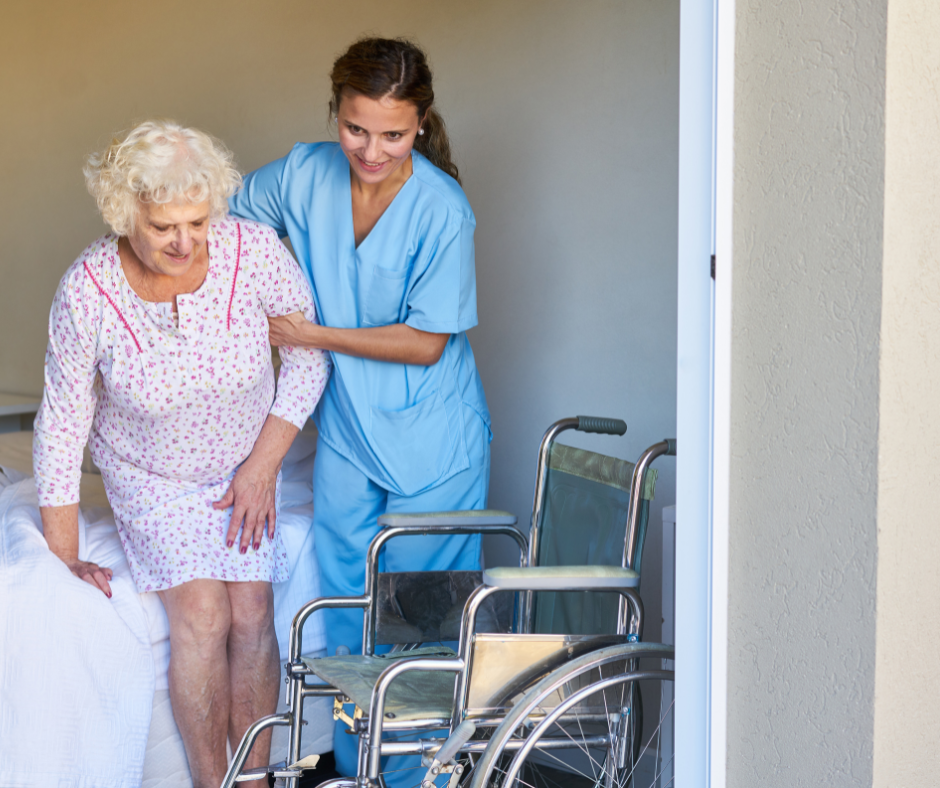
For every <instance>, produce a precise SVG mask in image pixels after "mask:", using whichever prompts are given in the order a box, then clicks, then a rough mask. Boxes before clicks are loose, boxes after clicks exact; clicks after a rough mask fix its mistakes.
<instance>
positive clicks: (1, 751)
mask: <svg viewBox="0 0 940 788" xmlns="http://www.w3.org/2000/svg"><path fill="white" fill-rule="evenodd" d="M37 515H38V504H37V499H36V488H35V485H34V484H33V482H32V479H27V480H24V481H21V482H19V483H17V484H14V485H11V486H9V487H7V488H6V489H5V490H3V492H2V493H0V522H2V523H3V528H2V529H0V599H2V600H3V602H2V604H0V659H2V661H3V664H2V669H0V785H3V786H5V787H7V788H19V787H20V786H40V785H43V786H46V785H54V786H58V788H111V787H112V786H113V787H114V788H125V787H126V788H131V787H132V786H136V785H139V784H140V780H141V775H142V770H143V761H144V753H145V751H146V746H147V732H148V730H149V727H150V711H151V705H152V702H153V688H154V667H153V657H152V656H151V649H150V637H149V633H148V627H147V620H146V617H145V615H144V611H143V608H142V606H141V604H140V601H139V600H138V595H137V589H136V587H135V586H134V583H133V581H132V580H131V578H130V576H129V574H125V575H123V576H122V574H121V573H120V572H119V571H115V575H114V581H113V582H112V584H111V587H112V589H113V598H112V599H110V600H109V599H108V598H107V597H105V596H104V594H102V593H101V592H100V591H98V590H96V589H94V588H92V587H91V586H89V585H88V584H86V583H83V582H82V581H80V580H78V579H77V578H75V577H74V576H73V575H72V574H71V573H70V572H69V570H68V569H67V568H66V567H65V565H64V564H63V563H62V562H61V561H59V559H58V558H56V557H55V556H54V555H53V554H52V553H51V552H50V551H49V548H48V547H47V546H46V542H45V540H44V539H43V538H42V534H41V533H40V532H39V530H38V529H37V527H36V516H37Z"/></svg>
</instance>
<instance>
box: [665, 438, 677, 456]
mask: <svg viewBox="0 0 940 788" xmlns="http://www.w3.org/2000/svg"><path fill="white" fill-rule="evenodd" d="M666 445H667V446H668V447H669V448H667V449H666V456H667V457H675V456H676V439H675V438H666Z"/></svg>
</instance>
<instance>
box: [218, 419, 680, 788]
mask: <svg viewBox="0 0 940 788" xmlns="http://www.w3.org/2000/svg"><path fill="white" fill-rule="evenodd" d="M579 426H580V420H579V419H578V418H569V419H561V420H559V421H557V422H555V423H554V424H553V425H551V427H549V429H548V430H547V431H546V432H545V435H544V436H543V438H542V442H541V444H540V446H539V458H538V466H537V470H536V484H535V495H534V502H533V508H532V516H531V521H530V531H529V536H528V539H527V538H526V536H525V535H523V534H522V533H521V532H520V531H519V530H518V529H517V528H515V527H513V526H511V525H484V524H480V525H472V526H471V525H438V526H434V525H424V524H422V525H398V526H386V527H384V528H383V529H382V531H380V532H379V533H378V534H377V535H376V537H375V538H374V539H373V541H372V543H371V544H370V546H369V550H368V554H367V561H366V576H365V588H364V590H365V593H364V594H363V595H362V596H356V597H332V598H320V599H314V600H312V601H311V602H308V603H307V604H306V605H304V606H303V607H302V608H301V609H300V610H299V611H298V612H297V614H296V615H295V616H294V619H293V621H292V623H291V630H290V644H289V662H288V663H287V664H286V665H285V671H286V674H287V676H286V682H287V698H286V700H287V705H288V707H289V711H288V712H286V713H285V714H275V715H270V716H268V717H265V718H263V719H261V720H258V721H257V722H256V723H254V724H253V725H252V726H250V727H249V729H248V731H246V733H245V736H244V737H243V739H242V742H241V743H240V745H239V747H238V749H237V751H236V753H235V757H234V758H233V760H232V763H231V765H230V767H229V770H228V773H227V774H226V778H225V782H223V788H231V786H232V785H233V784H234V782H235V781H236V778H237V777H238V775H239V773H240V772H241V769H242V767H243V766H244V762H245V760H247V757H248V753H249V752H250V750H251V747H252V745H253V744H254V742H255V740H256V739H257V737H258V735H260V733H261V732H262V731H264V730H266V729H267V728H269V727H272V726H275V725H286V726H289V727H290V740H289V748H288V752H289V756H288V764H287V765H288V766H289V765H290V764H291V763H296V762H297V761H298V760H299V759H300V744H301V728H302V725H303V701H304V699H305V698H307V697H315V696H329V695H332V696H341V695H342V692H341V691H340V690H338V689H336V688H335V687H331V686H329V685H326V684H320V685H308V684H307V683H306V677H307V676H308V675H311V671H310V670H309V669H308V668H306V666H305V665H304V664H303V662H302V661H301V654H302V651H303V649H302V641H303V626H304V624H305V622H306V621H307V619H308V618H309V617H310V615H312V614H313V613H314V612H316V611H317V610H322V609H327V608H362V609H363V610H364V616H363V654H366V655H372V654H374V652H375V624H376V619H377V612H378V606H377V604H376V602H377V599H378V575H379V572H378V562H379V555H380V553H381V550H382V548H383V547H384V546H385V544H386V543H387V542H388V541H389V540H390V539H393V538H395V537H398V536H415V535H445V534H475V533H480V534H493V535H506V536H510V537H512V538H513V539H515V541H516V543H517V546H518V547H519V549H520V565H521V566H534V565H536V564H537V560H536V559H537V556H538V549H539V539H540V534H541V525H542V518H543V515H544V498H545V490H546V484H547V479H548V463H549V457H550V452H551V446H552V443H553V442H554V440H555V438H556V437H557V436H558V435H559V434H560V433H561V432H564V431H565V430H569V429H578V428H579ZM664 454H670V455H674V454H675V441H674V440H670V441H663V442H661V443H658V444H655V445H654V446H651V447H650V448H649V449H647V450H646V451H645V452H644V453H643V454H642V455H641V457H640V459H639V460H638V461H637V463H636V466H635V468H634V473H633V477H632V478H631V489H630V498H629V504H628V514H627V517H628V520H627V538H626V539H625V543H624V553H623V560H622V566H623V567H625V568H633V562H634V561H635V557H636V548H637V545H636V540H637V538H638V536H639V534H638V522H639V511H640V500H641V496H642V488H643V481H644V479H645V474H646V471H647V470H648V468H649V466H650V464H651V463H652V461H653V460H654V459H655V458H657V457H659V456H662V455H664ZM535 590H536V589H528V590H522V589H513V592H514V593H516V594H517V595H518V594H520V593H521V594H522V604H521V606H519V607H517V612H518V613H519V616H518V621H517V626H516V630H517V631H518V632H519V633H529V632H531V630H532V624H533V614H534V606H533V600H534V591H535ZM553 590H557V591H582V590H586V589H584V588H583V587H578V586H577V583H576V582H575V581H572V582H571V583H565V584H562V585H559V586H557V587H556V588H555V589H553ZM590 590H594V591H602V592H613V593H617V594H619V595H620V600H619V604H618V620H617V634H620V635H628V636H634V637H635V638H640V637H641V636H642V632H643V618H644V612H643V603H642V600H641V599H640V596H639V594H638V593H637V590H636V589H635V588H622V587H611V588H592V589H590ZM498 591H504V592H505V593H509V592H510V590H509V589H501V588H497V587H493V586H486V585H481V586H479V587H478V588H477V589H476V590H474V591H473V593H472V594H471V595H470V597H469V599H468V601H467V604H466V606H465V608H464V611H463V616H462V618H461V626H460V641H459V649H458V655H457V656H456V657H454V658H450V659H427V658H417V659H402V660H400V661H397V662H396V663H394V664H393V665H391V666H389V668H387V669H386V670H385V671H383V673H382V674H381V676H380V677H379V681H378V683H377V684H376V688H375V691H374V693H373V696H372V702H371V704H370V709H369V716H368V718H366V719H361V720H359V721H358V725H357V726H356V728H357V729H358V731H359V735H360V748H359V766H360V769H359V774H360V777H359V778H357V779H356V780H355V781H354V782H353V781H351V780H350V779H349V778H344V779H343V780H341V781H335V784H336V785H337V786H339V785H359V786H373V785H376V784H378V785H380V786H381V785H382V784H383V782H384V781H382V779H381V777H380V776H379V768H380V761H381V757H382V756H383V755H405V754H419V753H428V752H434V751H436V750H437V749H439V747H440V746H441V745H442V744H443V742H442V741H440V740H437V739H426V740H419V741H414V742H386V743H383V742H382V732H383V731H385V730H388V731H391V730H414V731H420V730H436V729H439V728H442V727H446V726H447V724H448V723H449V724H450V729H451V730H453V729H454V728H456V726H457V725H458V724H459V723H460V722H461V721H462V718H463V717H464V715H465V713H466V703H467V699H468V693H469V686H470V674H471V670H472V655H471V647H472V643H473V630H474V627H475V623H476V617H477V612H478V611H479V609H480V606H481V604H482V603H483V601H484V600H485V599H486V598H487V597H488V596H490V595H492V594H494V593H496V592H498ZM517 600H518V596H517ZM628 608H629V610H628ZM415 670H428V671H442V672H453V673H456V674H457V680H456V681H455V685H454V712H453V716H452V718H451V719H450V720H444V719H431V718H429V719H426V720H414V721H401V722H395V721H388V722H386V721H385V719H384V709H385V699H386V695H387V693H388V689H389V686H390V685H391V684H392V682H393V681H394V680H395V679H396V678H397V677H398V676H400V675H402V674H403V673H406V672H410V671H415ZM556 672H557V673H559V674H563V673H564V670H561V669H559V670H558V671H556ZM639 677H640V676H639V674H638V675H637V678H639ZM595 691H596V688H595ZM577 696H578V697H580V693H578V694H577ZM573 702H574V701H572V703H573ZM570 705H571V704H568V703H567V701H566V704H565V705H564V709H563V710H562V711H559V712H558V716H560V715H563V714H564V710H566V709H568V708H570ZM517 711H518V709H517V708H514V709H513V711H512V712H511V716H512V714H513V713H515V712H517ZM530 711H531V710H530ZM553 714H554V712H553ZM503 719H506V718H505V717H504V718H503ZM552 719H557V716H555V717H553V718H552ZM539 724H541V723H539ZM602 738H603V737H602ZM525 741H526V740H525V739H520V740H512V741H507V742H504V743H503V746H504V748H505V749H508V750H518V749H520V748H522V747H523V746H524V744H525ZM372 742H377V744H375V745H373V744H371V743H372ZM598 744H599V745H600V744H603V741H601V740H600V739H599V741H598ZM540 746H542V745H540ZM544 746H545V747H547V748H566V747H569V746H571V745H570V744H568V743H566V742H551V741H546V742H545V743H544ZM485 747H486V742H480V741H470V742H467V743H466V744H465V745H464V746H463V747H462V748H461V749H460V752H482V751H483V750H484V749H485ZM530 749H531V747H530ZM521 757H524V756H521V755H520V756H517V759H516V760H519V761H520V762H521ZM515 762H516V761H514V763H515ZM298 780H299V776H289V777H287V788H297V786H298ZM333 782H334V781H331V783H333Z"/></svg>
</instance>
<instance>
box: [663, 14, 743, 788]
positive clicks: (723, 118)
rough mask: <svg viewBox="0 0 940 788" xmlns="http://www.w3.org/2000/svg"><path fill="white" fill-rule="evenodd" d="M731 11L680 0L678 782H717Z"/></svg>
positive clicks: (680, 786) (724, 603)
mask: <svg viewBox="0 0 940 788" xmlns="http://www.w3.org/2000/svg"><path fill="white" fill-rule="evenodd" d="M734 12H735V4H734V0H681V5H680V33H679V35H680V48H679V51H680V54H679V221H678V224H679V239H678V258H679V260H678V264H679V271H678V281H679V288H678V314H679V318H678V347H677V389H678V393H677V398H676V399H677V402H676V406H677V413H676V422H677V424H676V432H677V438H678V455H677V457H676V476H677V478H676V597H675V599H676V616H675V621H676V709H675V712H676V713H675V725H676V731H675V741H676V752H675V786H676V787H677V788H691V787H692V786H709V788H724V786H725V782H726V780H725V752H726V748H727V664H728V661H727V644H728V483H729V456H730V455H729V450H730V404H731V388H730V383H731V374H730V373H731V363H730V361H731V352H730V351H731V259H732V258H731V241H732V227H731V219H732V207H733V206H732V175H733V131H734V129H733V120H734V115H733V113H734ZM712 255H714V256H715V257H714V259H715V261H716V276H715V279H714V280H713V279H712V277H711V265H710V263H711V259H712Z"/></svg>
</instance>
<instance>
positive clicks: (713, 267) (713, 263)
mask: <svg viewBox="0 0 940 788" xmlns="http://www.w3.org/2000/svg"><path fill="white" fill-rule="evenodd" d="M714 278H715V255H712V279H714Z"/></svg>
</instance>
